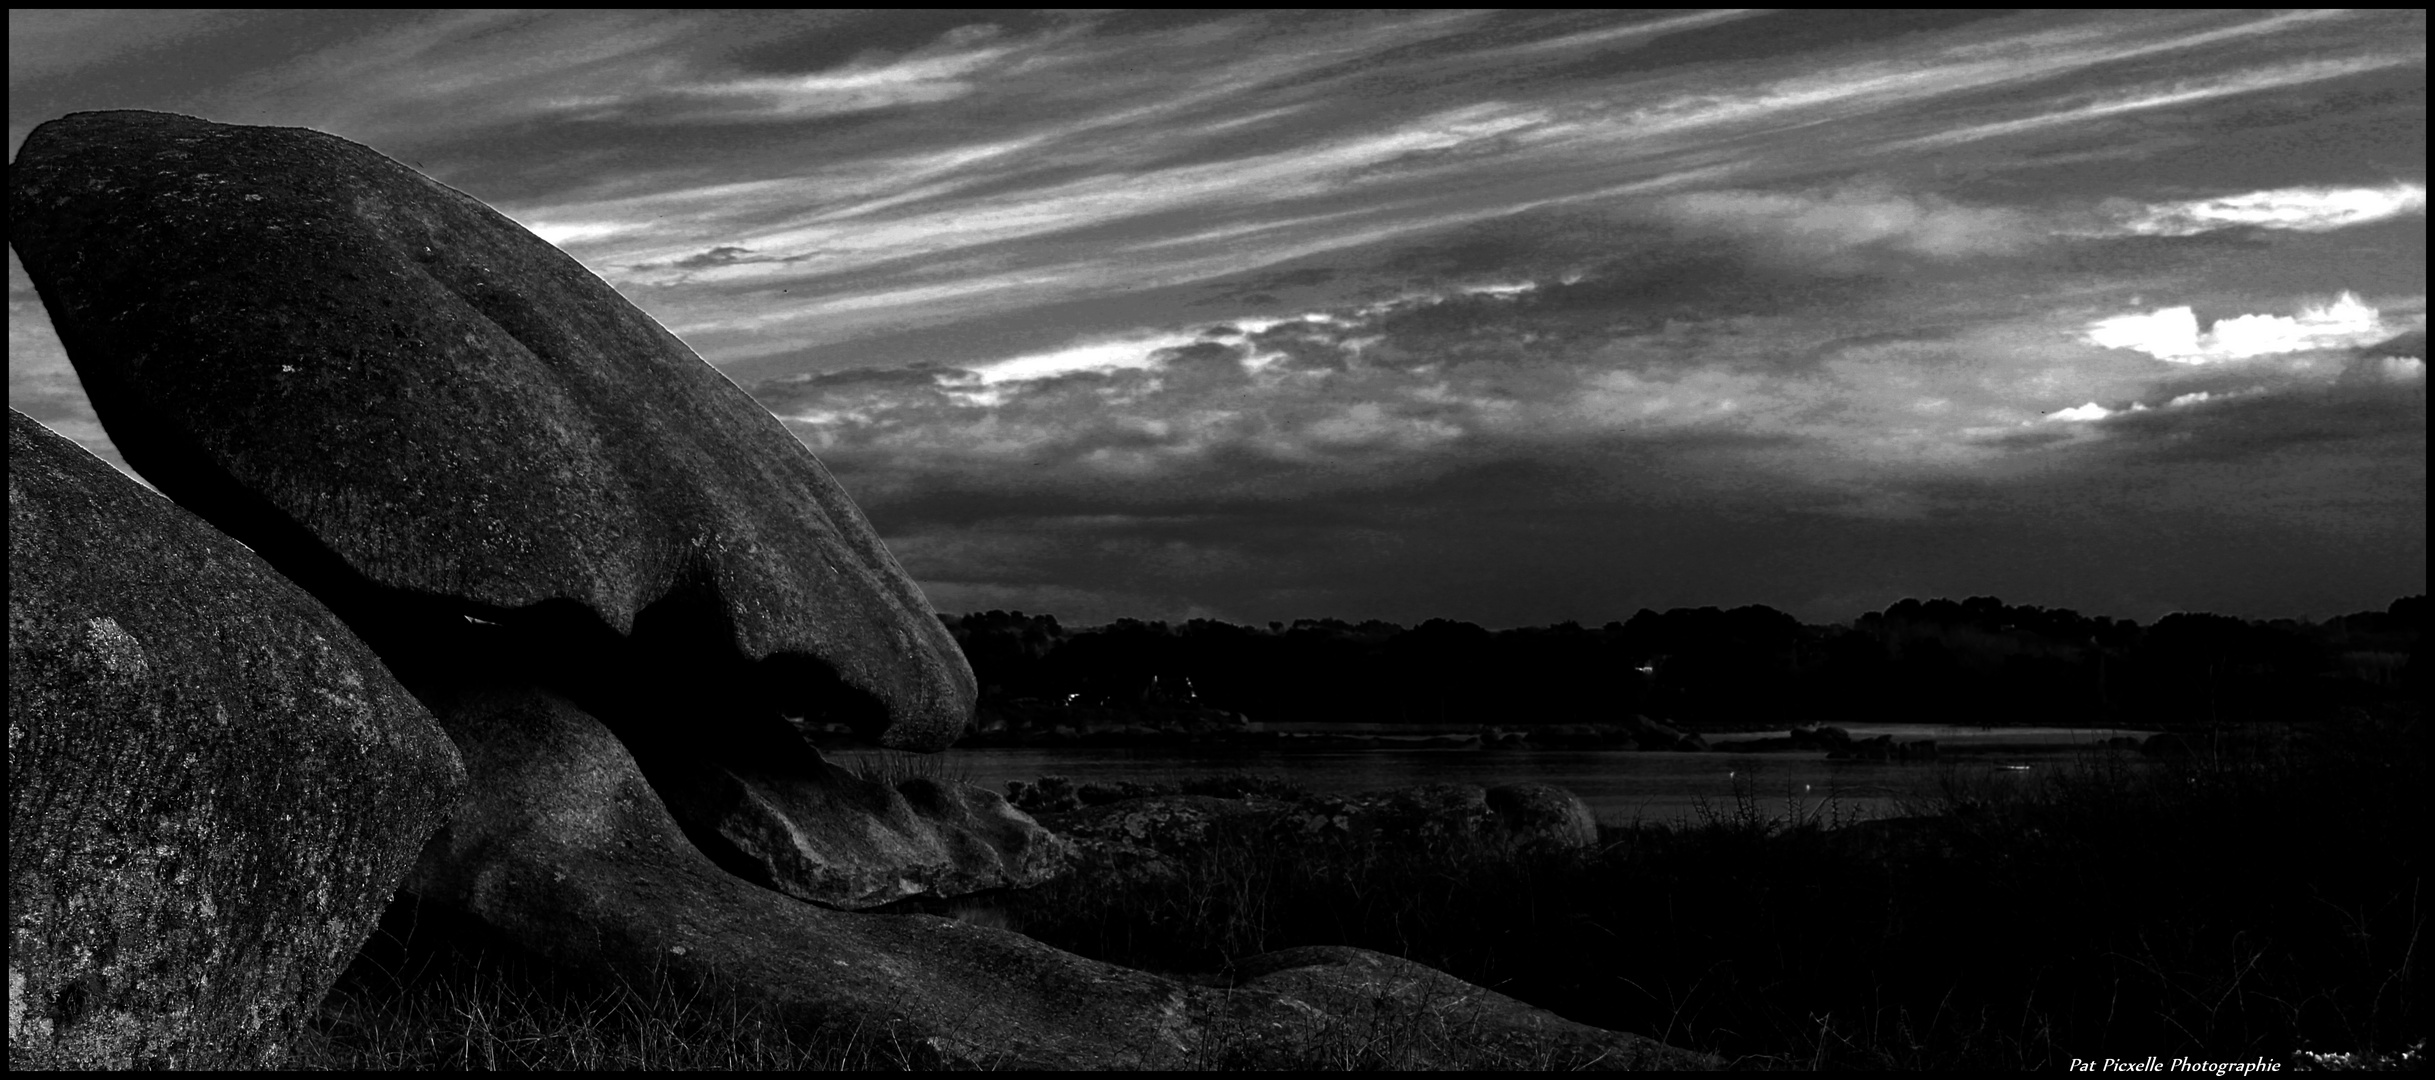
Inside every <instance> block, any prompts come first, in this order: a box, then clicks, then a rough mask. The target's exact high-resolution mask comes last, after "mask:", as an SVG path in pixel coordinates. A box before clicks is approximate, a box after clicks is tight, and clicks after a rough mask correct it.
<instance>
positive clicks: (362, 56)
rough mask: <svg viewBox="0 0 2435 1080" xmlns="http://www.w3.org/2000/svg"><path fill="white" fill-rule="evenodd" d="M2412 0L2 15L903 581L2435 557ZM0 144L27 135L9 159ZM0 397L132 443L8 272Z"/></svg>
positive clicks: (2057, 595)
mask: <svg viewBox="0 0 2435 1080" xmlns="http://www.w3.org/2000/svg"><path fill="white" fill-rule="evenodd" d="M2425 93H2426V16H2425V12H2424V11H2419V10H2412V11H2373V12H2363V13H2338V12H2300V13H2292V14H2256V13H2231V14H2208V13H2199V12H2187V11H2168V12H2162V13H2147V14H2124V13H2113V12H2084V11H2083V12H2063V13H2050V14H2020V15H2007V14H2002V13H1998V12H1988V11H1969V12H1961V13H1945V14H1939V13H1931V12H1919V11H1900V12H1890V13H1840V14H1827V13H1818V12H1808V11H1804V12H1795V13H1765V12H1756V13H1752V12H1714V13H1677V12H1669V13H1646V12H1612V11H1598V12H1589V13H1575V14H1561V13H1553V14H1551V13H1536V12H1533V13H1510V12H1502V13H1500V12H1491V13H1458V12H1440V11H1430V12H1422V13H1417V14H1401V15H1396V14H1352V13H1340V12H1323V13H1295V14H1274V15H1257V14H1221V15H1207V14H1181V13H1168V12H1157V13H1149V14H1063V13H1060V14H1043V15H1022V14H1018V13H1011V12H1005V11H984V12H977V13H960V14H959V13H937V12H918V13H902V12H889V13H881V14H874V15H851V14H838V13H825V12H824V13H806V14H792V13H774V12H751V13H727V14H720V13H713V12H676V13H668V12H640V11H611V12H597V13H583V12H549V13H542V14H531V13H507V12H492V11H481V12H462V13H431V12H409V13H392V14H371V15H359V14H327V13H298V12H272V13H259V12H255V13H211V12H163V11H143V12H136V13H111V12H94V11H72V12H51V13H43V12H23V11H12V12H11V13H10V15H9V140H10V146H11V147H12V148H14V147H15V146H17V145H18V144H20V143H22V142H23V140H24V138H25V136H26V133H27V132H28V131H29V130H31V128H32V127H33V126H34V125H36V124H38V123H41V122H42V121H44V120H48V119H51V118H54V117H57V116H59V115H61V114H63V113H66V112H71V111H75V110H80V109H100V108H145V109H161V110H168V111H174V112H181V113H188V114H192V115H196V116H202V117H206V118H209V119H212V120H218V121H223V122H229V123H244V124H275V125H296V126H306V127H313V128H318V129H321V130H324V131H329V132H333V133H336V134H339V135H342V136H345V137H346V138H349V139H353V140H356V141H358V142H362V143H365V144H368V145H370V146H372V147H374V148H376V149H378V150H380V151H382V152H384V153H386V154H388V155H390V156H391V157H394V158H396V159H398V160H400V161H403V162H406V163H408V164H411V165H413V166H414V167H416V168H418V169H421V170H423V171H424V172H426V173H429V174H430V175H432V176H434V177H436V178H438V179H439V180H441V181H444V182H446V183H448V184H450V185H452V186H455V187H457V188H459V189H461V190H464V191H466V192H468V193H470V194H472V195H474V196H476V197H478V198H480V199H482V200H484V201H486V202H488V203H490V204H491V205H493V206H495V207H497V208H498V209H499V210H501V211H502V212H504V213H506V214H508V215H509V216H511V217H513V218H515V219H516V220H518V221H520V222H522V223H524V224H525V225H526V226H528V227H529V228H531V229H532V230H533V231H534V232H536V233H538V234H540V235H541V236H543V237H545V238H547V239H549V240H551V241H552V242H554V243H556V244H558V245H559V246H561V247H563V248H564V249H566V250H567V251H568V252H569V253H570V254H572V255H573V256H574V257H576V258H577V259H580V260H582V261H583V263H584V264H585V265H586V266H588V267H590V268H591V269H592V270H593V271H594V272H595V273H598V274H599V275H600V276H601V277H603V278H605V279H606V280H608V281H609V282H610V283H611V284H612V285H614V286H615V287H616V288H617V289H618V290H619V291H620V292H621V293H623V294H624V295H625V296H626V297H627V298H629V299H630V300H632V301H633V302H634V303H635V304H636V305H638V306H640V307H641V308H642V309H643V310H644V311H647V312H649V313H650V314H651V315H653V316H654V317H656V318H657V319H659V320H660V321H661V322H662V323H664V324H666V325H667V327H668V328H669V329H671V330H673V331H674V332H676V333H677V334H678V335H679V336H680V337H682V338H684V339H685V340H686V341H687V342H689V343H690V344H691V345H692V346H693V347H694V348H695V349H696V350H698V351H699V352H700V353H701V355H702V357H703V358H704V359H705V360H708V361H709V362H711V363H712V364H715V365H717V366H718V367H719V368H720V369H722V370H723V371H725V372H726V373H727V374H728V376H729V377H731V378H733V379H734V380H735V381H736V382H737V383H739V384H741V385H742V386H744V387H745V388H746V389H748V390H750V391H751V392H752V393H753V394H754V395H755V396H756V397H758V398H759V399H760V400H761V401H762V403H764V404H765V405H767V406H768V407H769V409H770V410H771V411H772V412H773V413H775V414H777V415H778V416H779V417H781V418H783V419H784V421H785V423H786V424H787V426H788V427H789V428H791V429H792V430H793V431H794V432H795V433H796V434H797V435H798V436H799V437H800V438H801V439H802V440H803V441H804V443H806V444H807V445H809V446H810V447H811V448H812V449H813V450H814V451H815V452H817V453H818V454H819V455H820V456H821V458H822V459H823V460H825V461H826V462H828V464H829V465H830V467H831V468H832V469H834V470H835V471H836V473H837V474H838V476H839V478H840V479H841V480H842V481H843V482H844V483H845V485H846V488H847V490H848V491H850V492H851V493H852V494H853V495H854V497H855V498H856V500H857V501H858V502H859V503H860V504H861V505H862V507H863V508H864V510H865V511H867V512H868V513H869V514H870V516H871V519H872V521H873V522H874V524H876V525H877V526H878V528H879V530H880V532H881V534H882V535H883V536H885V537H886V538H887V540H888V542H889V544H890V545H891V547H892V548H893V549H894V550H895V551H896V552H897V554H898V556H899V557H900V558H901V559H902V560H903V561H904V563H905V565H906V567H907V568H908V569H909V570H911V571H912V573H913V575H914V577H915V578H916V579H918V580H919V581H920V582H921V583H922V585H923V587H924V588H925V589H927V590H928V592H929V595H930V597H931V599H932V601H933V603H935V604H936V605H937V606H938V607H939V608H940V609H941V610H943V611H949V612H961V611H969V610H979V609H986V608H1019V609H1023V610H1026V611H1031V612H1050V613H1054V614H1056V615H1058V616H1060V617H1061V618H1064V619H1065V620H1066V621H1068V622H1069V623H1090V622H1100V621H1105V620H1108V619H1111V618H1115V617H1118V616H1134V617H1142V618H1169V619H1173V618H1179V617H1191V616H1210V617H1217V618H1224V619H1230V620H1234V621H1242V622H1254V621H1258V622H1264V621H1267V620H1270V619H1292V618H1297V617H1305V616H1336V617H1346V618H1368V617H1377V618H1387V619H1395V620H1400V621H1416V620H1419V619H1423V618H1427V617H1431V616H1450V617H1456V618H1464V619H1470V620H1475V621H1479V622H1484V623H1487V624H1490V625H1498V626H1505V625H1522V624H1539V623H1548V622H1554V621H1558V620H1562V619H1577V620H1580V621H1583V622H1588V623H1597V622H1604V621H1606V620H1608V619H1618V618H1626V617H1629V616H1630V615H1631V614H1632V612H1633V611H1634V610H1636V609H1638V608H1641V607H1655V608H1661V609H1662V608H1667V607H1673V606H1678V605H1702V604H1718V605H1735V604H1746V603H1764V604H1769V605H1773V606H1775V607H1778V608H1782V609H1785V610H1788V611H1791V612H1793V613H1794V614H1796V615H1799V616H1801V617H1803V618H1805V619H1810V620H1815V621H1837V620H1844V619H1849V618H1850V617H1852V616H1853V615H1854V614H1856V613H1858V612H1860V611H1863V610H1870V609H1875V608H1881V607H1883V606H1885V605H1886V604H1888V603H1890V602H1892V601H1894V600H1896V599H1899V598H1901V597H1904V596H1918V597H1930V596H1940V595H1941V596H1951V597H1956V598H1958V597H1961V596H1966V595H1973V594H1994V595H1998V596H2001V597H2003V598H2005V599H2006V600H2008V601H2011V602H2014V603H2034V604H2041V605H2047V606H2068V607H2076V608H2079V609H2082V610H2084V611H2087V612H2090V613H2102V614H2113V615H2127V616H2132V617H2137V618H2142V619H2146V618H2153V617H2155V616H2156V615H2159V614H2161V613H2163V612H2166V611H2170V610H2175V609H2205V610H2217V611H2226V612H2233V613H2238V614H2245V615H2252V616H2285V615H2291V616H2302V615H2305V616H2314V617H2324V616H2327V615H2332V614H2337V613H2341V612H2345V611H2351V610H2357V609H2361V608H2367V607H2379V608H2380V607H2382V606H2383V605H2384V604H2385V603H2386V602H2387V601H2389V600H2390V599H2392V598H2393V597H2394V596H2397V595H2400V594H2404V593H2412V592H2422V591H2424V590H2425V588H2426V368H2425V363H2424V354H2425V341H2426V336H2425V335H2426V330H2425V327H2426V235H2425V230H2426V187H2425V184H2426V105H2425ZM13 152H14V151H13V149H12V153H13ZM9 403H10V404H11V405H12V406H13V407H16V408H18V409H21V410H24V411H26V412H28V413H30V414H32V415H34V416H35V417H37V418H38V419H41V420H42V421H44V422H45V423H48V424H50V425H51V426H53V427H55V428H57V429H59V430H60V431H62V432H64V433H66V434H69V435H71V436H73V437H76V438H78V439H80V440H82V441H84V442H85V443H86V444H87V445H88V446H92V447H94V448H95V449H96V450H97V451H101V452H103V453H104V454H105V456H112V452H111V451H109V449H108V446H107V442H106V440H105V439H104V437H103V436H102V434H101V431H100V429H99V426H98V425H97V424H96V423H95V422H94V420H93V417H92V412H91V409H90V407H89V406H88V405H87V404H86V402H85V401H84V399H83V395H82V392H81V391H80V389H79V388H78V385H77V382H76V378H75V374H74V372H73V371H72V369H70V368H69V367H68V365H67V363H66V361H65V358H64V356H63V355H62V354H61V352H60V348H59V345H58V342H57V340H56V338H55V337H54V336H53V335H52V334H51V331H50V328H49V325H48V323H47V321H46V320H45V318H44V316H43V312H42V307H41V304H40V302H39V301H38V300H37V299H36V298H35V296H34V293H33V290H32V288H31V286H30V285H29V283H28V282H27V280H26V277H25V273H24V270H23V268H22V267H21V266H20V265H19V264H18V262H17V261H16V257H15V256H14V254H12V255H11V256H10V260H9Z"/></svg>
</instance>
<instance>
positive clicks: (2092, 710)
mask: <svg viewBox="0 0 2435 1080" xmlns="http://www.w3.org/2000/svg"><path fill="white" fill-rule="evenodd" d="M941 619H942V620H943V621H945V622H946V624H947V626H948V628H949V629H950V630H951V631H953V632H954V634H955V638H956V640H957V641H958V642H960V643H961V644H962V645H963V647H964V655H965V656H966V657H967V658H969V659H970V660H971V662H972V667H973V671H974V672H975V674H977V675H978V676H979V678H980V682H981V686H982V701H983V704H984V705H988V704H991V703H993V702H994V703H999V704H1019V705H1025V706H1034V705H1049V704H1058V703H1071V704H1074V705H1081V706H1091V707H1114V708H1119V709H1121V708H1126V707H1128V706H1132V705H1140V706H1143V707H1173V706H1180V705H1187V704H1197V705H1201V706H1204V707H1209V708H1217V709H1225V710H1230V711H1234V712H1240V713H1243V714H1246V715H1247V716H1249V717H1250V718H1251V719H1252V720H1255V721H1326V722H1348V721H1356V722H1372V723H1378V722H1384V723H1430V724H1436V723H1479V724H1542V723H1547V724H1556V723H1565V724H1570V723H1602V722H1610V721H1613V720H1616V719H1617V718H1619V717H1622V716H1628V715H1631V714H1635V713H1637V714H1641V715H1646V716H1649V717H1652V718H1655V719H1659V720H1667V721H1673V722H1677V723H1686V724H1692V725H1698V726H1727V725H1733V726H1741V725H1783V724H1793V723H1805V722H1809V721H1825V722H1829V723H1839V724H1848V723H1868V722H1880V723H1882V722H1919V723H1963V724H1981V723H1986V724H2026V723H2071V724H2082V725H2085V724H2100V723H2105V724H2116V723H2118V724H2134V725H2156V724H2165V725H2188V724H2205V723H2234V722H2245V721H2253V720H2264V719H2309V718H2315V717H2322V716H2326V715H2332V714H2338V713H2340V712H2342V711H2345V710H2360V709H2370V708H2375V707H2377V706H2378V705H2380V704H2381V703H2385V702H2392V701H2413V700H2416V699H2417V698H2418V696H2419V695H2420V693H2421V692H2422V688H2423V687H2424V685H2425V676H2426V653H2425V640H2426V635H2425V630H2426V597H2424V596H2412V597H2406V598H2403V599H2400V600H2396V601H2394V602H2393V603H2392V605H2391V606H2390V607H2388V608H2386V609H2385V610H2383V611H2368V612H2360V613H2358V614H2354V615H2343V616H2339V617H2336V618H2332V619H2327V620H2324V621H2322V622H2303V621H2298V620H2291V619H2277V620H2273V621H2269V622H2253V621H2246V620H2242V619H2237V618H2232V617H2229V616H2224V615H2213V614H2203V613H2201V614H2180V613H2177V614H2173V615H2167V616H2165V617H2164V618H2162V619H2159V620H2157V621H2156V622H2155V623H2154V624H2153V625H2148V626H2142V625H2140V624H2139V623H2137V622H2135V621H2131V620H2128V619H2112V618H2106V617H2103V616H2096V617H2091V616H2086V615H2082V614H2080V613H2078V612H2075V611H2070V610H2065V609H2056V608H2039V607H2034V606H2013V605H2009V604H2005V603H2004V602H2002V601H2000V600H1997V599H1995V598H1994V597H1986V596H1974V597H1971V598H1970V599H1967V600H1963V601H1961V602H1959V603H1955V602H1953V601H1950V600H1941V599H1939V600H1929V601H1926V602H1921V601H1918V600H1904V601H1902V602H1900V603H1898V604H1895V605H1893V606H1892V607H1889V608H1887V609H1885V610H1884V611H1881V612H1872V613H1870V614H1866V615H1863V616H1861V617H1860V618H1858V619H1857V620H1855V621H1854V622H1853V624H1852V625H1850V626H1805V625H1803V624H1802V623H1801V622H1800V621H1799V620H1797V619H1794V618H1793V617H1792V616H1790V615H1787V614H1785V613H1783V612H1781V611H1777V610H1775V609H1773V608H1768V607H1763V606H1755V605H1754V606H1750V607H1740V608H1734V609H1731V610H1719V609H1717V608H1713V607H1704V608H1676V609H1674V610H1672V611H1667V612H1664V613H1662V614H1661V613H1659V612H1655V611H1649V610H1645V609H1644V610H1642V611H1641V612H1640V613H1639V614H1637V615H1634V616H1632V618H1631V619H1630V620H1628V621H1624V622H1610V623H1607V624H1606V625H1604V626H1599V627H1587V626H1582V625H1580V624H1578V623H1571V622H1565V623H1558V624H1556V625H1554V626H1538V627H1527V628H1521V629H1512V630H1488V629H1484V628H1482V627H1479V626H1475V625H1472V624H1470V623H1465V622H1454V621H1451V620H1446V619H1431V620H1429V621H1427V622H1424V623H1422V624H1420V625H1419V626H1413V627H1405V626H1398V625H1396V624H1393V623H1387V622H1379V621H1375V620H1373V621H1369V622H1361V623H1348V622H1344V621H1341V620H1336V619H1299V620H1296V621H1294V622H1293V623H1291V624H1286V623H1275V622H1272V623H1269V624H1268V625H1267V626H1265V627H1256V626H1236V625H1233V624H1231V623H1224V622H1218V621H1215V620H1210V619H1194V620H1191V621H1189V622H1185V623H1182V624H1169V623H1164V622H1142V621H1139V620H1134V619H1119V620H1117V621H1116V622H1115V623H1113V624H1111V625H1107V626H1099V627H1091V628H1086V629H1067V628H1066V627H1064V626H1061V625H1060V624H1059V623H1058V622H1057V620H1056V618H1055V617H1054V616H1050V615H1025V614H1024V613H1022V612H1019V611H1014V612H1007V611H987V612H981V613H977V614H969V615H963V616H960V617H958V616H941Z"/></svg>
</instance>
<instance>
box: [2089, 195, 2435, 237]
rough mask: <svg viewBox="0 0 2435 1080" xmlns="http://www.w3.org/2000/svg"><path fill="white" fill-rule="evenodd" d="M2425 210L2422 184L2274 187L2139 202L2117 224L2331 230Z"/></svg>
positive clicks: (2172, 230)
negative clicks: (2184, 199) (2149, 203)
mask: <svg viewBox="0 0 2435 1080" xmlns="http://www.w3.org/2000/svg"><path fill="white" fill-rule="evenodd" d="M2426 212H2427V189H2426V186H2425V185H2423V184H2393V185H2390V186H2388V187H2380V188H2332V187H2303V188H2278V189H2275V190H2272V191H2252V192H2249V193H2247V194H2245V195H2227V196H2225V197H2223V198H2219V199H2197V200H2193V201H2190V202H2178V203H2165V204H2162V205H2158V206H2149V207H2143V208H2141V209H2139V210H2137V211H2134V212H2132V213H2131V214H2129V215H2128V216H2127V217H2126V218H2125V219H2124V220H2123V221H2122V222H2121V227H2122V228H2123V229H2125V230H2126V231H2129V232H2131V233H2134V234H2137V235H2141V236H2191V235H2195V234H2197V233H2203V232H2213V231H2215V230H2217V229H2229V228H2238V227H2244V226H2245V227H2250V228H2260V229H2291V230H2296V231H2299V232H2331V231H2333V230H2335V229H2342V228H2348V227H2350V226H2353V225H2365V224H2368V223H2370V222H2376V221H2383V220H2385V219H2387V218H2395V217H2400V216H2401V215H2403V214H2424V213H2426Z"/></svg>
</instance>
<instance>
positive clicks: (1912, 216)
mask: <svg viewBox="0 0 2435 1080" xmlns="http://www.w3.org/2000/svg"><path fill="white" fill-rule="evenodd" d="M1661 205H1662V208H1663V211H1662V212H1664V213H1665V214H1666V215H1667V216H1669V217H1672V218H1674V219H1676V220H1678V221H1683V222H1688V223H1694V224H1697V225H1700V226H1704V227H1707V228H1713V229H1719V230H1723V231H1726V232H1732V233H1738V234H1742V235H1746V236H1752V237H1759V238H1765V239H1772V240H1775V241H1778V242H1781V243H1785V244H1789V245H1792V246H1794V247H1796V248H1801V249H1807V250H1811V251H1816V252H1822V253H1823V252H1831V251H1838V250H1842V249H1845V248H1855V247H1861V246H1866V245H1882V246H1886V247H1892V248H1897V249H1900V250H1904V251H1909V252H1911V253H1914V254H1919V255H1927V256H1930V257H1933V258H1958V257H1961V256H1967V255H1976V254H1982V253H1986V252H1991V251H1994V252H2000V251H2010V250H2013V249H2015V248H2019V247H2021V246H2023V245H2025V244H2027V243H2029V242H2030V240H2031V239H2032V236H2033V234H2032V233H2031V231H2030V230H2029V229H2028V228H2027V227H2026V222H2027V219H2026V218H2024V217H2023V216H2022V215H2021V214H2019V213H2016V212H2014V211H2010V210H2002V209H1992V208H1986V207H1973V206H1964V205H1962V204H1959V203H1956V202H1953V201H1951V200H1949V199H1943V198H1938V197H1935V196H1922V195H1907V194H1903V193H1900V192H1897V191H1894V190H1892V189H1890V188H1887V187H1883V186H1876V185H1859V186H1853V187H1846V188H1842V189H1839V190H1834V191H1828V192H1800V193H1793V194H1783V193H1775V192H1760V191H1716V192H1702V193H1698V194H1691V195H1677V196H1674V197H1672V198H1669V199H1666V200H1664V202H1663V203H1662V204H1661Z"/></svg>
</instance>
